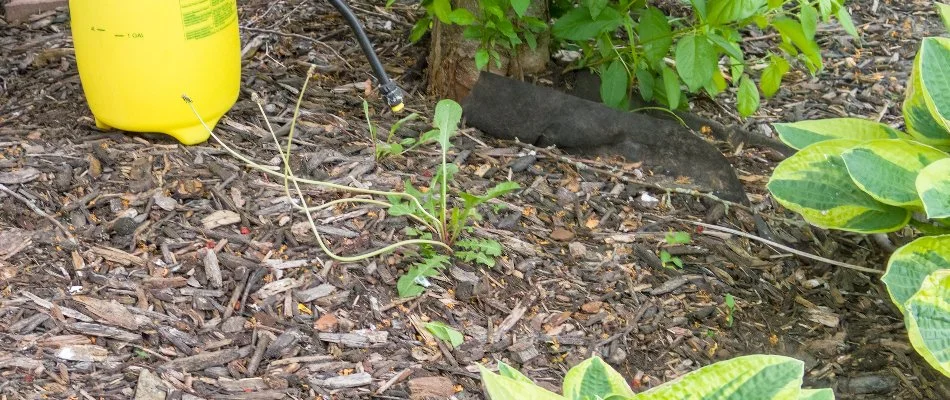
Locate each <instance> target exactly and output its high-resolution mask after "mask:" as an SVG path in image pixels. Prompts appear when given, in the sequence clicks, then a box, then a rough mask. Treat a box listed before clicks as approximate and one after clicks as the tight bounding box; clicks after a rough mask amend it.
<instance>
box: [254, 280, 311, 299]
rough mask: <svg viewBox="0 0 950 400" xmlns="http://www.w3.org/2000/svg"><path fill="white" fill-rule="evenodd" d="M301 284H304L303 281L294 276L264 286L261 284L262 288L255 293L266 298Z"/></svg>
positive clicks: (261, 297)
mask: <svg viewBox="0 0 950 400" xmlns="http://www.w3.org/2000/svg"><path fill="white" fill-rule="evenodd" d="M300 285H303V281H299V280H297V279H294V278H284V279H278V280H276V281H273V282H271V283H268V284H266V285H264V286H261V288H260V290H258V291H257V293H255V294H254V295H255V296H257V297H258V298H260V299H266V298H269V297H271V296H273V295H276V294H278V293H283V292H286V291H288V290H291V289H294V288H297V287H299V286H300Z"/></svg>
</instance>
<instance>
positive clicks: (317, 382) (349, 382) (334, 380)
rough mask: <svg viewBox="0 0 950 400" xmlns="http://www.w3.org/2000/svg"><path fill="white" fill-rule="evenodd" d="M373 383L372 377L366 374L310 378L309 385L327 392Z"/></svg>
mask: <svg viewBox="0 0 950 400" xmlns="http://www.w3.org/2000/svg"><path fill="white" fill-rule="evenodd" d="M370 383H373V376H372V375H370V374H369V373H367V372H360V373H357V374H350V375H343V376H334V377H331V378H326V379H317V378H310V384H311V385H313V386H318V387H322V388H324V389H327V390H334V389H344V388H354V387H360V386H366V385H369V384H370Z"/></svg>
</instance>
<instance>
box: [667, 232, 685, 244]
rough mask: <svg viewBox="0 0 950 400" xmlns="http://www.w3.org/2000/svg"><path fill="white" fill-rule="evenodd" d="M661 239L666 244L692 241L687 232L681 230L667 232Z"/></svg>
mask: <svg viewBox="0 0 950 400" xmlns="http://www.w3.org/2000/svg"><path fill="white" fill-rule="evenodd" d="M663 240H664V241H665V242H666V243H668V244H686V243H689V242H691V241H692V238H690V236H689V233H686V232H683V231H675V232H667V233H666V236H664V238H663Z"/></svg>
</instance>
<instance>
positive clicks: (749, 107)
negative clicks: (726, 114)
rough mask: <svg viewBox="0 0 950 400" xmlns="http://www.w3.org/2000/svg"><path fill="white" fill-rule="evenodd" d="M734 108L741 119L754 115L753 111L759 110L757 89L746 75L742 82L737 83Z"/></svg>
mask: <svg viewBox="0 0 950 400" xmlns="http://www.w3.org/2000/svg"><path fill="white" fill-rule="evenodd" d="M736 108H738V109H739V114H740V115H742V116H743V117H748V116H750V115H752V114H755V111H756V110H758V109H759V89H757V88H756V87H755V83H754V82H752V78H749V76H748V75H743V76H742V80H741V81H739V95H738V99H737V105H736Z"/></svg>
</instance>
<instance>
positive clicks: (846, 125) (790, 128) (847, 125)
mask: <svg viewBox="0 0 950 400" xmlns="http://www.w3.org/2000/svg"><path fill="white" fill-rule="evenodd" d="M773 127H774V128H775V131H776V132H777V133H778V135H779V139H781V140H782V141H783V142H785V144H787V145H789V146H791V147H792V148H794V149H797V150H801V149H803V148H805V147H806V146H808V145H810V144H813V143H818V142H821V141H825V140H832V139H852V140H857V141H862V142H863V141H867V140H874V139H898V138H907V135H905V134H903V133H901V132H899V131H897V130H896V129H894V128H891V127H890V126H887V125H885V124H882V123H880V122H874V121H871V120H867V119H860V118H829V119H816V120H808V121H799V122H792V123H776V124H774V125H773Z"/></svg>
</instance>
